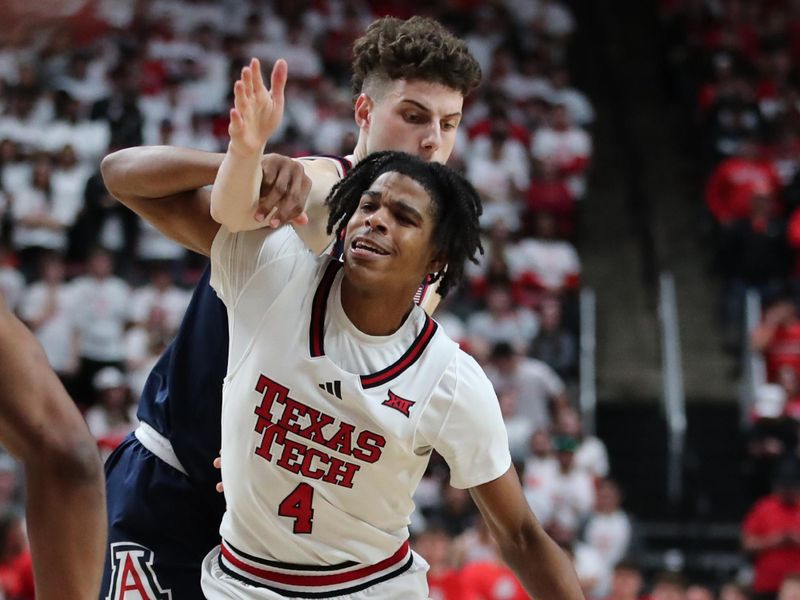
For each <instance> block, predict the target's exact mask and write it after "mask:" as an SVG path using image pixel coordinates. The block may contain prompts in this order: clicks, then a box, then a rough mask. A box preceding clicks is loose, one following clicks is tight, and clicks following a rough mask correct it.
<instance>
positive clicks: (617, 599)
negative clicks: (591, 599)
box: [605, 560, 643, 600]
mask: <svg viewBox="0 0 800 600" xmlns="http://www.w3.org/2000/svg"><path fill="white" fill-rule="evenodd" d="M642 586H643V578H642V570H641V569H640V568H639V566H638V565H637V564H636V563H634V562H633V561H629V560H621V561H620V562H618V563H617V565H616V566H615V567H614V572H613V574H612V576H611V593H610V594H609V595H608V596H606V598H605V600H640V599H641V598H642V596H641V594H642Z"/></svg>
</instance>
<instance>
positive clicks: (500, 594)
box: [461, 552, 530, 600]
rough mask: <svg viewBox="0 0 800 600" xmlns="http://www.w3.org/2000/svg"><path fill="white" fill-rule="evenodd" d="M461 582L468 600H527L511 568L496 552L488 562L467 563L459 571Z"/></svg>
mask: <svg viewBox="0 0 800 600" xmlns="http://www.w3.org/2000/svg"><path fill="white" fill-rule="evenodd" d="M461 580H462V582H463V584H464V589H465V590H466V592H467V594H469V596H468V597H469V598H473V599H474V600H528V599H529V598H530V596H528V594H527V593H525V590H524V589H523V588H522V585H520V583H519V581H517V578H516V577H515V576H514V572H513V571H512V570H511V568H510V567H509V566H508V565H506V564H505V563H503V562H502V560H501V559H500V555H499V553H498V552H495V556H494V558H492V559H489V560H482V561H476V562H472V563H469V564H468V565H466V566H465V567H464V568H463V569H461Z"/></svg>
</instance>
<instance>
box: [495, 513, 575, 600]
mask: <svg viewBox="0 0 800 600" xmlns="http://www.w3.org/2000/svg"><path fill="white" fill-rule="evenodd" d="M501 552H502V554H503V559H504V560H505V561H506V562H507V563H508V565H509V566H510V567H511V568H512V570H513V571H514V573H516V575H517V577H518V578H519V580H520V582H521V583H522V585H523V587H524V588H525V589H526V591H527V592H528V593H529V594H530V595H531V597H533V598H536V600H583V592H582V591H581V588H580V584H579V583H578V579H577V577H576V575H575V568H574V567H573V565H572V563H571V561H570V560H569V558H568V557H567V555H566V554H565V553H564V551H563V550H562V549H561V548H559V547H558V545H557V544H556V543H555V542H554V541H553V540H552V539H551V538H550V537H549V536H548V535H547V534H546V533H545V532H544V531H543V530H542V529H541V528H535V529H534V528H531V530H530V531H526V532H525V534H524V535H522V536H521V537H520V539H519V540H518V541H517V543H516V544H514V545H513V546H510V547H506V548H502V547H501Z"/></svg>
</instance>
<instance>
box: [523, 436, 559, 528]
mask: <svg viewBox="0 0 800 600" xmlns="http://www.w3.org/2000/svg"><path fill="white" fill-rule="evenodd" d="M530 451H531V454H530V456H528V458H527V459H525V468H524V470H523V475H522V489H523V492H524V493H525V499H526V500H527V501H528V505H530V507H531V510H532V511H533V513H534V514H535V515H536V518H537V519H539V521H540V522H542V523H548V522H549V521H550V520H551V519H552V516H553V504H552V498H551V496H550V492H549V490H550V487H551V486H552V485H553V481H554V480H555V477H556V473H557V472H558V461H557V460H556V457H555V456H554V455H553V444H552V440H551V438H550V433H549V432H548V431H547V429H537V430H536V431H535V432H534V434H533V435H532V436H531V438H530Z"/></svg>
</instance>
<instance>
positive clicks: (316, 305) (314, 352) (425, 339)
mask: <svg viewBox="0 0 800 600" xmlns="http://www.w3.org/2000/svg"><path fill="white" fill-rule="evenodd" d="M341 267H342V263H341V262H339V261H336V260H333V261H331V262H330V264H328V267H327V270H326V271H325V274H324V275H323V276H322V279H321V280H320V282H319V286H318V287H317V291H316V293H315V294H314V302H313V303H312V305H311V326H310V328H309V351H310V353H311V356H312V357H319V356H324V354H325V346H324V338H325V312H326V310H327V306H328V295H329V294H330V291H331V287H332V286H333V278H334V276H335V275H336V273H337V272H338V271H339V269H340V268H341ZM438 327H439V326H438V325H437V324H436V321H434V320H433V319H431V318H430V317H429V316H428V315H427V314H426V315H425V325H424V326H423V327H422V331H421V332H420V333H419V335H418V336H417V337H416V339H415V340H414V341H413V342H412V344H411V346H410V347H409V348H408V350H406V351H405V353H404V354H403V356H401V357H400V358H398V359H397V360H396V361H395V362H394V363H392V364H391V365H389V366H388V367H386V368H385V369H381V370H380V371H378V372H376V373H371V374H369V375H361V386H362V387H363V388H364V389H368V388H374V387H377V386H379V385H383V384H384V383H386V382H388V381H391V380H392V379H394V378H395V377H397V376H398V375H400V373H402V372H403V371H405V370H406V369H408V368H409V367H410V366H411V365H413V364H414V363H415V362H416V360H417V359H418V358H419V357H420V356H421V355H422V353H423V352H424V351H425V348H427V347H428V344H429V343H430V341H431V340H432V339H433V336H434V334H435V333H436V330H437V329H438Z"/></svg>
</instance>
